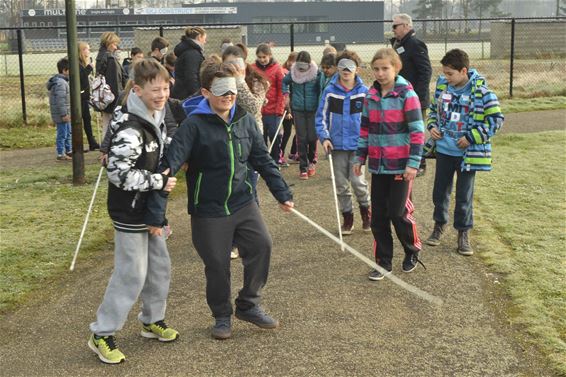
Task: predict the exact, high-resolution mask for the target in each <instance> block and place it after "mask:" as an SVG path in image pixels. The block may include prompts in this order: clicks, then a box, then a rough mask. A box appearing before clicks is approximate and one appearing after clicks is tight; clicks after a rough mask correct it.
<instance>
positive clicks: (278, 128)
mask: <svg viewBox="0 0 566 377" xmlns="http://www.w3.org/2000/svg"><path fill="white" fill-rule="evenodd" d="M285 115H287V110H285V112H284V113H283V116H282V117H281V120H280V121H279V125H278V126H277V130H276V131H275V136H273V140H271V144H270V145H269V149H268V150H267V152H268V153H271V150H272V149H273V144H275V140H277V135H279V130H280V129H281V126H282V125H283V121H284V120H285ZM276 162H277V161H276Z"/></svg>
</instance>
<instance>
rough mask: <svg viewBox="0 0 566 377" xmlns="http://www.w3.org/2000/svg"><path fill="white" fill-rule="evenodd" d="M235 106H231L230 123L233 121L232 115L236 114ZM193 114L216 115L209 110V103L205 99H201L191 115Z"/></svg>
mask: <svg viewBox="0 0 566 377" xmlns="http://www.w3.org/2000/svg"><path fill="white" fill-rule="evenodd" d="M236 107H237V106H236V105H234V106H232V108H231V109H230V121H231V122H232V121H234V115H235V114H236ZM193 114H195V115H196V114H201V115H216V113H215V112H214V111H213V110H212V109H211V107H210V103H209V102H208V100H207V99H206V98H203V99H202V101H200V102H199V104H198V105H197V108H196V109H195V110H194V111H193V112H192V113H191V115H193Z"/></svg>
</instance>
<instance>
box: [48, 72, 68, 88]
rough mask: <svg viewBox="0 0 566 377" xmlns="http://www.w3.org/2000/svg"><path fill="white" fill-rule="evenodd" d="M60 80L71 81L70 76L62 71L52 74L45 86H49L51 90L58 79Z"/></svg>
mask: <svg viewBox="0 0 566 377" xmlns="http://www.w3.org/2000/svg"><path fill="white" fill-rule="evenodd" d="M59 80H65V81H69V78H68V77H67V76H65V75H64V74H62V73H58V74H56V75H54V76H52V77H51V78H50V79H49V80H47V84H45V86H46V87H47V90H51V88H53V87H54V86H55V85H57V81H59Z"/></svg>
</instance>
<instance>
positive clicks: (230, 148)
mask: <svg viewBox="0 0 566 377" xmlns="http://www.w3.org/2000/svg"><path fill="white" fill-rule="evenodd" d="M226 131H227V132H228V155H229V156H230V177H228V194H227V195H226V201H224V210H225V211H226V215H228V216H229V215H230V210H229V209H228V200H229V199H230V196H231V195H232V180H233V179H234V142H233V141H232V125H231V124H230V125H228V124H226Z"/></svg>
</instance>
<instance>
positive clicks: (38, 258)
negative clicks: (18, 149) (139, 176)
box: [0, 164, 112, 312]
mask: <svg viewBox="0 0 566 377" xmlns="http://www.w3.org/2000/svg"><path fill="white" fill-rule="evenodd" d="M98 171H99V169H98V166H97V165H87V166H86V174H85V177H86V180H87V182H88V184H86V185H84V186H73V185H72V173H71V170H70V168H69V165H68V164H61V165H57V166H56V167H53V168H49V169H45V168H42V167H37V168H33V169H14V170H10V169H3V170H2V174H0V193H1V199H0V208H1V210H0V228H1V231H2V251H1V253H0V312H2V311H5V310H7V309H10V308H12V307H14V306H15V304H17V303H18V302H21V301H22V300H23V299H24V298H25V295H26V294H27V293H29V292H31V291H33V290H34V289H37V288H39V287H41V286H42V285H43V284H46V283H47V282H49V280H50V279H52V278H53V277H55V276H58V275H59V276H60V275H61V274H62V273H63V272H64V271H65V270H67V269H68V268H69V265H70V263H71V260H72V258H73V253H74V251H75V247H76V243H77V241H78V239H79V235H80V231H81V226H82V223H83V221H84V217H85V215H86V210H87V209H88V205H89V203H90V199H91V196H92V190H93V186H94V183H95V182H96V177H97V175H98ZM106 192H107V186H106V180H103V181H102V183H101V185H100V187H99V190H98V194H97V198H96V205H95V206H94V210H93V212H92V214H91V217H90V222H89V227H88V229H87V234H88V236H86V237H85V238H84V240H83V244H82V248H81V251H80V257H82V258H84V257H85V256H87V255H89V254H90V253H92V252H94V251H96V250H99V249H100V248H101V245H105V244H106V240H109V239H110V238H111V236H112V227H111V224H110V222H109V220H108V215H107V213H106V206H105V204H104V203H105V200H106ZM79 263H80V261H79Z"/></svg>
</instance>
